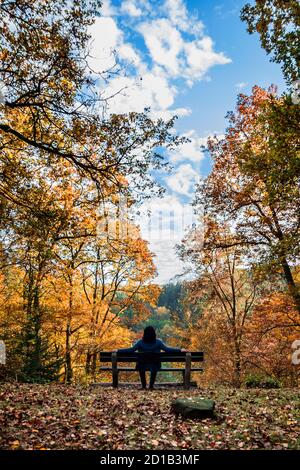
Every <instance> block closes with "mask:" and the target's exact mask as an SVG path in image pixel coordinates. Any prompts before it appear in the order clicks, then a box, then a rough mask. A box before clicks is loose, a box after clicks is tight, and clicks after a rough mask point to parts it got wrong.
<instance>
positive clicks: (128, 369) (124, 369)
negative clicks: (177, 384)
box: [100, 367, 203, 372]
mask: <svg viewBox="0 0 300 470" xmlns="http://www.w3.org/2000/svg"><path fill="white" fill-rule="evenodd" d="M100 370H106V371H112V368H111V367H100ZM184 370H185V369H184V368H178V367H174V368H171V367H162V368H161V369H159V370H158V372H172V371H173V372H183V371H184ZM118 371H122V372H137V370H136V369H135V368H134V367H118ZM201 371H203V369H201V368H200V367H193V368H192V369H191V372H201Z"/></svg>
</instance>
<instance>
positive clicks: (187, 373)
mask: <svg viewBox="0 0 300 470" xmlns="http://www.w3.org/2000/svg"><path fill="white" fill-rule="evenodd" d="M191 359H192V357H191V353H186V355H185V371H184V388H185V389H186V390H188V389H189V388H190V384H191V362H192V360H191Z"/></svg>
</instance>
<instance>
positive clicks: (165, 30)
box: [138, 18, 231, 85]
mask: <svg viewBox="0 0 300 470" xmlns="http://www.w3.org/2000/svg"><path fill="white" fill-rule="evenodd" d="M138 31H139V32H140V33H141V34H142V35H143V38H144V41H145V44H146V46H147V48H148V51H149V54H150V56H151V59H152V61H153V64H159V65H160V66H161V67H162V68H163V69H164V70H165V71H166V73H168V75H169V76H170V77H171V78H179V77H180V78H185V79H186V80H187V82H188V84H189V85H192V84H193V83H194V82H195V81H197V80H200V79H203V78H205V74H206V73H207V72H208V70H209V69H210V68H211V67H213V66H214V65H224V64H228V63H230V62H231V60H230V59H229V58H228V57H226V56H225V55H224V54H223V53H222V52H220V53H218V52H215V51H214V47H213V41H212V39H211V38H210V37H209V36H203V37H200V38H199V37H196V39H193V40H187V39H183V36H182V34H181V32H180V30H179V28H177V27H176V26H174V25H173V24H172V21H171V20H170V19H167V18H161V19H157V20H153V21H150V22H144V23H142V24H141V25H140V26H139V27H138Z"/></svg>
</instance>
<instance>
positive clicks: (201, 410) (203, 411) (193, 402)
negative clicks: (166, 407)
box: [171, 397, 215, 419]
mask: <svg viewBox="0 0 300 470" xmlns="http://www.w3.org/2000/svg"><path fill="white" fill-rule="evenodd" d="M171 407H172V410H173V411H174V413H175V414H176V415H179V414H180V415H182V416H183V417H184V418H190V419H201V418H213V417H214V409H215V402H214V401H213V400H208V399H205V398H194V397H191V398H177V399H176V400H174V401H173V402H172V405H171Z"/></svg>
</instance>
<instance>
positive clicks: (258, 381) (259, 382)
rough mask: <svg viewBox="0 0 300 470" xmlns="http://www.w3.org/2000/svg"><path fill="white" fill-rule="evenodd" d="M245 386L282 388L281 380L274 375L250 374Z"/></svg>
mask: <svg viewBox="0 0 300 470" xmlns="http://www.w3.org/2000/svg"><path fill="white" fill-rule="evenodd" d="M245 386H246V387H247V388H267V389H271V388H280V382H279V380H277V379H276V378H274V377H270V376H267V377H265V376H262V375H256V374H249V375H247V377H246V378H245Z"/></svg>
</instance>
